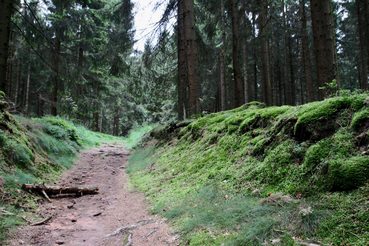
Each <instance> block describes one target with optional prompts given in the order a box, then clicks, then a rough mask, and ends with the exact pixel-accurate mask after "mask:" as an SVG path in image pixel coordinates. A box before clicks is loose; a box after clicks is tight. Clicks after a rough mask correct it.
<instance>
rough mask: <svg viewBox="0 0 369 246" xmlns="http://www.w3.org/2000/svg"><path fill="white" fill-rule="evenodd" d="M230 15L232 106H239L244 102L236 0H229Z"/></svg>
mask: <svg viewBox="0 0 369 246" xmlns="http://www.w3.org/2000/svg"><path fill="white" fill-rule="evenodd" d="M229 4H230V7H231V15H232V58H233V80H234V106H235V107H239V106H241V105H242V104H243V103H244V101H245V100H244V91H243V79H242V69H241V59H240V55H241V54H242V50H241V45H240V30H239V29H240V27H239V22H240V20H239V15H238V6H237V0H229Z"/></svg>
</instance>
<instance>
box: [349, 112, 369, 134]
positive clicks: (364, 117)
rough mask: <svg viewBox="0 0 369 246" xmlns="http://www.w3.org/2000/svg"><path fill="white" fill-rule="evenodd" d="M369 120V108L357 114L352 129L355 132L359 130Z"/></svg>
mask: <svg viewBox="0 0 369 246" xmlns="http://www.w3.org/2000/svg"><path fill="white" fill-rule="evenodd" d="M368 120H369V108H364V109H362V110H360V111H359V112H357V113H355V115H354V117H353V118H352V121H351V127H352V128H353V129H354V130H358V129H359V128H360V127H361V126H362V125H363V124H364V123H365V122H368Z"/></svg>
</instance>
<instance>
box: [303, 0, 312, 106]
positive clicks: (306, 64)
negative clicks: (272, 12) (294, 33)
mask: <svg viewBox="0 0 369 246" xmlns="http://www.w3.org/2000/svg"><path fill="white" fill-rule="evenodd" d="M300 17H301V46H302V47H301V50H302V56H301V59H302V65H303V71H304V79H305V85H306V96H307V101H308V102H312V101H314V100H315V93H314V82H313V76H312V69H311V56H310V49H309V39H308V31H307V17H306V7H305V0H300Z"/></svg>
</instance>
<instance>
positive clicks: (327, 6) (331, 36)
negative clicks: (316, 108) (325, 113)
mask: <svg viewBox="0 0 369 246" xmlns="http://www.w3.org/2000/svg"><path fill="white" fill-rule="evenodd" d="M310 3H311V18H312V23H313V36H314V51H315V59H316V66H317V77H318V83H319V84H318V86H319V87H322V86H324V85H325V84H326V83H329V82H331V81H332V80H334V79H336V76H337V68H336V44H335V33H334V29H335V27H334V23H333V13H332V3H331V0H310ZM318 94H319V99H323V98H324V97H325V96H326V92H325V91H323V90H320V91H319V93H318Z"/></svg>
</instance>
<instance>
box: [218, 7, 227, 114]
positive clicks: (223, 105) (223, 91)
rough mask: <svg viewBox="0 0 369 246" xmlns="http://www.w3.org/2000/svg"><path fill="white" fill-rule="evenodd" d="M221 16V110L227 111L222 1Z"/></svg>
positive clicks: (223, 9) (223, 10)
mask: <svg viewBox="0 0 369 246" xmlns="http://www.w3.org/2000/svg"><path fill="white" fill-rule="evenodd" d="M220 14H221V23H220V25H221V29H222V30H221V31H222V47H221V48H220V49H219V101H220V110H221V111H224V110H226V96H227V95H226V84H225V83H226V82H225V46H226V30H225V26H224V23H225V22H224V21H225V18H224V14H225V8H224V1H223V0H221V1H220Z"/></svg>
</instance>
